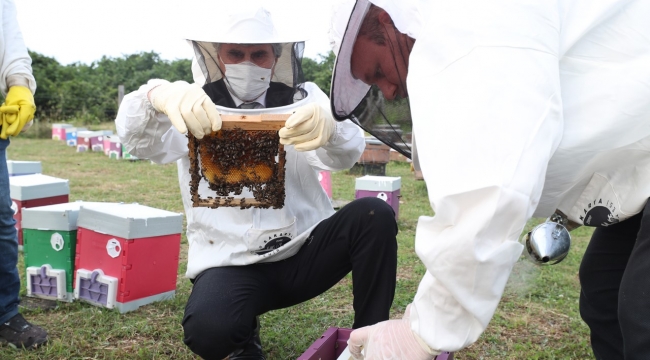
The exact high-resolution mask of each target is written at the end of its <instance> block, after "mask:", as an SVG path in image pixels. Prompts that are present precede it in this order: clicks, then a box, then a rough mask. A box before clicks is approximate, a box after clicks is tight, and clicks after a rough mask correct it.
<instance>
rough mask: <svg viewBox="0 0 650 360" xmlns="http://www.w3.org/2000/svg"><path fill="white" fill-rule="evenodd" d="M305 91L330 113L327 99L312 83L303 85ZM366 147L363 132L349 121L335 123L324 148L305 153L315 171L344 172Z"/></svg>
mask: <svg viewBox="0 0 650 360" xmlns="http://www.w3.org/2000/svg"><path fill="white" fill-rule="evenodd" d="M305 89H306V90H307V91H308V92H310V94H311V96H313V97H314V102H317V103H318V104H319V105H320V106H321V107H322V108H323V109H324V110H326V111H327V112H328V113H331V108H330V102H329V98H328V97H327V95H325V93H323V91H322V90H320V89H319V88H318V86H316V84H314V83H305ZM365 147H366V143H365V139H364V138H363V130H361V128H360V127H358V126H357V125H355V124H354V123H352V122H351V121H350V120H345V121H341V122H339V121H337V122H336V130H335V132H334V134H332V136H331V138H330V139H329V142H328V143H327V144H325V145H324V146H322V147H320V148H318V149H316V150H312V151H306V152H305V156H306V157H307V160H308V161H309V164H310V165H311V166H312V167H313V168H315V169H317V170H329V171H337V170H346V169H349V168H351V167H352V166H353V165H354V164H355V163H356V162H357V160H359V158H360V157H361V153H363V150H364V149H365Z"/></svg>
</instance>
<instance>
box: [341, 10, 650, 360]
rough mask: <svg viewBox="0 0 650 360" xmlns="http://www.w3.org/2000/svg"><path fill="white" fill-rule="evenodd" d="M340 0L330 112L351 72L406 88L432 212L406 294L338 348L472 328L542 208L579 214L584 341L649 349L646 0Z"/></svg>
mask: <svg viewBox="0 0 650 360" xmlns="http://www.w3.org/2000/svg"><path fill="white" fill-rule="evenodd" d="M353 6H354V7H353ZM345 9H346V8H345V7H342V8H340V9H339V11H338V12H337V13H335V15H334V18H333V24H335V25H334V28H333V29H332V34H333V36H334V39H335V43H336V46H337V47H339V48H340V49H336V51H337V55H338V56H337V60H336V65H335V68H334V75H333V81H332V93H331V96H330V98H331V102H332V109H333V114H334V116H335V117H337V118H344V117H346V116H348V115H349V114H351V113H352V112H353V111H354V108H355V107H356V106H357V105H358V104H359V102H360V101H361V99H363V97H364V96H365V94H366V93H367V92H368V89H369V86H368V85H367V84H372V85H376V86H377V87H378V88H379V89H380V90H381V91H382V92H383V94H384V96H385V97H386V98H387V99H388V100H391V99H393V98H395V97H398V96H408V98H409V101H410V107H411V113H412V119H413V132H414V134H415V136H416V137H417V139H418V142H417V153H418V156H419V161H420V165H421V168H422V173H423V175H424V179H425V181H426V183H427V188H428V194H429V200H430V202H431V206H432V208H433V210H434V211H435V213H436V215H435V216H434V217H422V218H420V221H419V223H418V227H417V232H416V236H415V248H416V252H417V254H418V256H419V257H420V259H421V260H422V261H423V262H424V264H425V266H426V268H427V271H426V274H425V276H424V278H423V279H422V282H421V283H420V286H419V288H418V291H417V294H416V295H415V299H414V300H413V303H412V304H411V306H410V308H409V309H408V310H407V313H406V314H405V315H404V318H403V319H402V320H390V321H387V322H382V323H380V324H377V325H374V326H370V327H368V328H364V329H360V330H357V331H355V332H353V333H352V335H351V337H350V341H349V345H350V348H351V351H352V352H353V354H355V355H356V356H357V358H359V357H360V353H361V349H363V352H364V353H365V358H366V359H387V358H390V359H408V360H417V359H430V358H432V357H433V356H434V355H436V354H437V353H439V352H440V351H443V350H445V351H456V350H459V349H462V348H464V347H466V346H468V345H470V344H472V343H473V342H475V341H476V340H477V338H478V337H479V336H480V335H481V333H482V332H483V331H484V330H485V328H486V327H487V325H488V323H489V321H490V319H491V318H492V315H493V313H494V311H495V308H496V306H497V304H498V302H499V299H500V298H501V295H502V292H503V289H504V286H505V284H506V281H507V279H508V275H509V273H510V271H511V269H512V266H513V264H514V263H515V262H516V261H517V259H518V258H519V256H520V254H521V252H522V245H521V244H520V243H519V242H518V238H519V237H520V235H521V233H522V230H523V228H524V225H525V224H526V221H527V220H528V219H530V218H531V217H532V216H539V217H550V216H551V215H553V214H555V215H556V217H558V218H562V219H563V222H564V223H565V224H567V226H569V227H575V226H579V225H587V226H596V227H597V228H596V229H595V232H594V235H593V237H592V239H591V242H590V244H589V246H588V249H587V250H586V253H585V255H584V259H583V261H582V264H581V268H580V281H581V285H582V292H581V298H580V311H581V315H582V317H583V319H584V320H585V322H586V323H587V324H588V325H589V327H590V329H591V343H592V348H593V350H594V354H595V356H596V358H598V359H623V358H624V359H650V345H649V344H650V321H649V319H650V291H649V290H650V276H648V274H650V260H649V259H650V228H649V226H650V220H649V219H648V216H650V210H649V209H648V208H647V207H646V203H647V199H648V197H649V196H650V21H649V19H650V1H646V0H638V1H635V0H602V1H593V0H540V1H527V2H522V1H516V0H512V1H509V0H496V1H479V0H474V1H471V0H465V1H462V0H461V1H416V0H412V1H401V0H400V1H397V0H394V1H390V0H372V1H370V2H368V1H367V0H358V1H356V2H352V3H351V4H348V7H347V11H346V10H345ZM352 9H353V10H352ZM422 139H425V140H422ZM646 210H648V212H647V213H646V212H645V211H646ZM644 214H645V215H646V216H644ZM388 354H392V355H390V356H389V355H388Z"/></svg>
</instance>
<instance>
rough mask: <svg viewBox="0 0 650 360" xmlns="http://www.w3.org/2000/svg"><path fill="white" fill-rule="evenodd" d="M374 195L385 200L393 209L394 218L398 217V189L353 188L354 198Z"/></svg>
mask: <svg viewBox="0 0 650 360" xmlns="http://www.w3.org/2000/svg"><path fill="white" fill-rule="evenodd" d="M364 197H376V198H380V199H382V200H384V201H386V202H387V203H388V204H389V205H390V206H391V207H392V208H393V210H394V211H395V220H397V219H399V197H400V189H397V190H394V191H371V190H355V191H354V198H355V199H361V198H364Z"/></svg>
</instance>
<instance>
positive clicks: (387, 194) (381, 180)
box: [354, 175, 402, 219]
mask: <svg viewBox="0 0 650 360" xmlns="http://www.w3.org/2000/svg"><path fill="white" fill-rule="evenodd" d="M401 186H402V178H401V177H390V176H373V175H366V176H362V177H360V178H357V179H356V182H355V186H354V188H355V191H354V198H355V199H360V198H364V197H377V198H380V199H382V200H384V201H386V202H387V203H389V204H390V206H391V207H392V208H393V210H395V219H398V218H399V198H400V188H401Z"/></svg>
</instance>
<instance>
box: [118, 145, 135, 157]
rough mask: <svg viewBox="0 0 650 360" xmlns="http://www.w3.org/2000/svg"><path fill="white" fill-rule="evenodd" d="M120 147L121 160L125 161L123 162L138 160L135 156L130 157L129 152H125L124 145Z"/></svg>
mask: <svg viewBox="0 0 650 360" xmlns="http://www.w3.org/2000/svg"><path fill="white" fill-rule="evenodd" d="M121 146H122V159H125V160H138V158H137V157H136V156H133V155H131V154H130V153H129V151H128V150H126V148H125V147H124V144H122V145H121Z"/></svg>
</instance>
